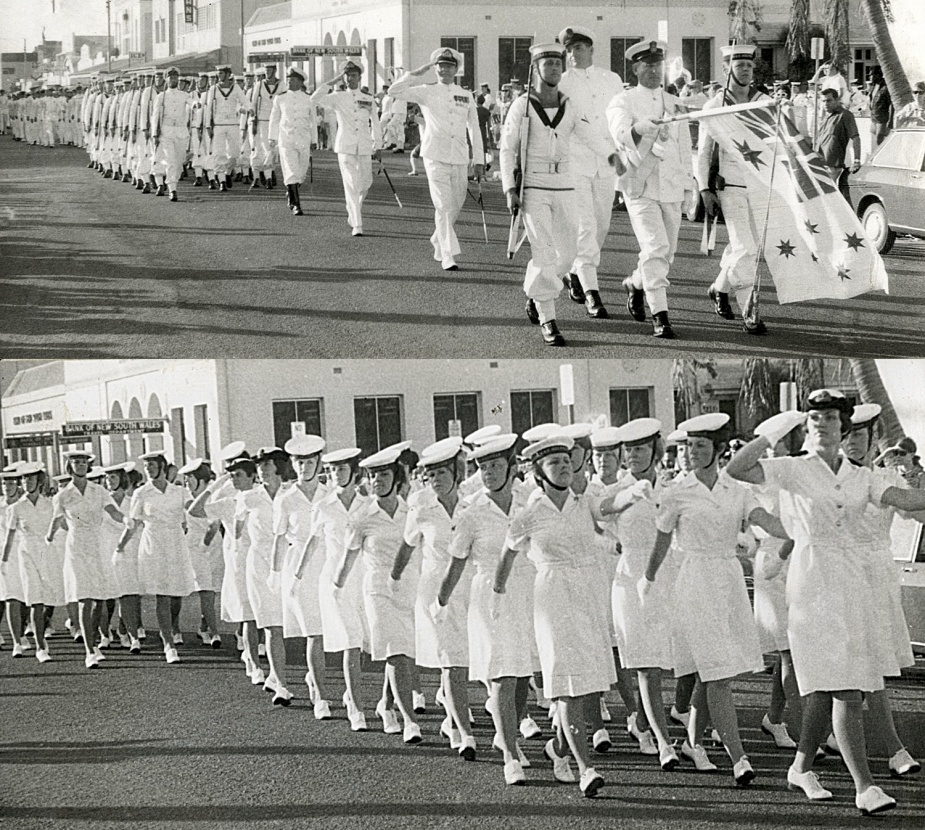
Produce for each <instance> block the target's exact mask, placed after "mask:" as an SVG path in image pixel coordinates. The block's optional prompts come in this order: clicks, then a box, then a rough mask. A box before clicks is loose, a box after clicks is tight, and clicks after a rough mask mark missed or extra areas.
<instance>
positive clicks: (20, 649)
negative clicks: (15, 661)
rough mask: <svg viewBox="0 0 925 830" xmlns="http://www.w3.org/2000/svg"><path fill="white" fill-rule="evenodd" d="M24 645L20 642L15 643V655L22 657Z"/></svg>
mask: <svg viewBox="0 0 925 830" xmlns="http://www.w3.org/2000/svg"><path fill="white" fill-rule="evenodd" d="M22 656H23V647H22V646H21V645H20V644H19V643H13V657H22Z"/></svg>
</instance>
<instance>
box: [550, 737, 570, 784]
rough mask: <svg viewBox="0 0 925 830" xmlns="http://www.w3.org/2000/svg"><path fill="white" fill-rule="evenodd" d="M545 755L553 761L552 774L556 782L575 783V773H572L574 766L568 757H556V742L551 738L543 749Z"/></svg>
mask: <svg viewBox="0 0 925 830" xmlns="http://www.w3.org/2000/svg"><path fill="white" fill-rule="evenodd" d="M543 754H544V755H545V756H546V757H547V758H548V759H549V760H550V761H552V774H553V776H554V777H555V779H556V781H560V782H562V783H563V784H574V783H575V773H574V772H572V765H571V763H570V762H569V759H568V756H562V755H556V742H555V740H554V739H553V738H550V739H549V740H548V741H547V742H546V746H545V747H544V748H543Z"/></svg>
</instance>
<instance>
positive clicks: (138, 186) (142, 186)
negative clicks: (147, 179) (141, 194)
mask: <svg viewBox="0 0 925 830" xmlns="http://www.w3.org/2000/svg"><path fill="white" fill-rule="evenodd" d="M144 189H145V183H144V182H143V181H142V180H141V179H135V190H144Z"/></svg>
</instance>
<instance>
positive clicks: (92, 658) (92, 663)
mask: <svg viewBox="0 0 925 830" xmlns="http://www.w3.org/2000/svg"><path fill="white" fill-rule="evenodd" d="M84 665H85V666H86V667H87V668H88V669H98V668H99V667H100V661H99V660H97V659H96V655H95V654H88V655H87V656H86V657H85V658H84Z"/></svg>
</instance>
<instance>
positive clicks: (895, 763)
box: [889, 749, 922, 778]
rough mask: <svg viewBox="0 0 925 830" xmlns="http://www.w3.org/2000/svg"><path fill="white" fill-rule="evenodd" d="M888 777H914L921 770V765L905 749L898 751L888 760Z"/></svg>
mask: <svg viewBox="0 0 925 830" xmlns="http://www.w3.org/2000/svg"><path fill="white" fill-rule="evenodd" d="M889 766H890V775H892V776H893V777H894V778H902V777H903V776H904V775H914V774H915V773H917V772H918V771H919V770H921V769H922V766H921V764H919V762H918V761H916V760H915V758H913V757H912V756H911V755H910V754H909V753H908V752H907V751H906V750H905V749H901V750H899V752H897V753H896V754H895V755H894V756H893V757H892V758H890V764H889Z"/></svg>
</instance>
